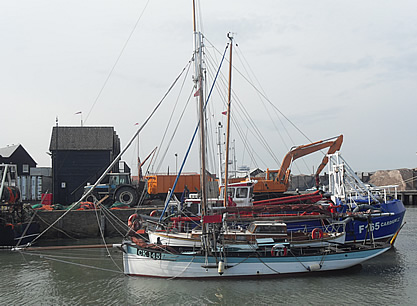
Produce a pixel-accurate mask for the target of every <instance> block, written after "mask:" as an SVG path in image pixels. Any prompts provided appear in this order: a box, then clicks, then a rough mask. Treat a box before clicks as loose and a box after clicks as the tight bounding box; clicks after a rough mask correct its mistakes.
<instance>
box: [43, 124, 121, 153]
mask: <svg viewBox="0 0 417 306" xmlns="http://www.w3.org/2000/svg"><path fill="white" fill-rule="evenodd" d="M116 142H119V137H118V136H117V134H116V132H115V131H114V128H113V127H65V126H64V127H61V126H59V127H54V128H53V129H52V136H51V143H50V145H49V150H50V151H53V150H113V147H114V146H113V144H115V145H117V143H116Z"/></svg>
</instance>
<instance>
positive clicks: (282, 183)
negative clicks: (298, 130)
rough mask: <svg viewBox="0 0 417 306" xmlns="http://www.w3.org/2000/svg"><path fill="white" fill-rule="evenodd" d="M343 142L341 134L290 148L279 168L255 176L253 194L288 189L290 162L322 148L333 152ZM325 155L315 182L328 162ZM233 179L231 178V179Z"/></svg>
mask: <svg viewBox="0 0 417 306" xmlns="http://www.w3.org/2000/svg"><path fill="white" fill-rule="evenodd" d="M342 142H343V135H340V136H338V137H334V138H330V139H326V140H320V141H317V142H313V143H310V144H307V145H301V146H298V147H295V148H292V149H291V150H290V151H289V152H288V153H287V155H285V157H284V159H283V161H282V164H281V167H280V169H279V170H270V169H267V170H266V176H265V177H264V178H263V177H257V178H256V180H257V181H258V183H256V184H255V186H254V189H253V192H254V194H255V195H257V194H258V195H259V194H263V195H272V194H279V193H283V192H285V191H287V190H288V187H289V179H290V174H291V170H290V169H289V167H290V165H291V163H292V162H293V161H295V160H296V159H298V158H300V157H303V156H306V155H308V154H311V153H314V152H317V151H319V150H322V149H324V148H329V150H328V151H327V154H333V153H335V152H336V151H338V150H339V149H340V147H341V146H342ZM327 154H326V156H325V157H324V158H323V160H322V162H321V164H320V165H319V167H318V168H317V171H316V173H315V176H316V184H317V178H318V175H319V174H320V172H321V171H322V170H323V168H324V167H325V166H326V165H327V163H328V157H327ZM233 180H234V179H231V181H233Z"/></svg>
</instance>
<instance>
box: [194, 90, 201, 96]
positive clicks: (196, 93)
mask: <svg viewBox="0 0 417 306" xmlns="http://www.w3.org/2000/svg"><path fill="white" fill-rule="evenodd" d="M199 95H200V89H199V90H197V91H196V92H195V94H194V97H198V96H199Z"/></svg>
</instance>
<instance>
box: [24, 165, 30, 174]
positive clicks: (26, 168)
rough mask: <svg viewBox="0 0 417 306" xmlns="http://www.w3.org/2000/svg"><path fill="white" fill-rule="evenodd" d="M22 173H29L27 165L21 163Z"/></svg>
mask: <svg viewBox="0 0 417 306" xmlns="http://www.w3.org/2000/svg"><path fill="white" fill-rule="evenodd" d="M23 173H29V165H28V164H23Z"/></svg>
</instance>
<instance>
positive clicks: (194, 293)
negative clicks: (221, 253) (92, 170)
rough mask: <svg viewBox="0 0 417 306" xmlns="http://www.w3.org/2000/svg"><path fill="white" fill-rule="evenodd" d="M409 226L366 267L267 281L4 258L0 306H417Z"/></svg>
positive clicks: (91, 252) (412, 225)
mask: <svg viewBox="0 0 417 306" xmlns="http://www.w3.org/2000/svg"><path fill="white" fill-rule="evenodd" d="M405 221H406V225H405V226H404V227H403V229H402V231H401V233H400V235H399V236H398V239H397V241H396V243H395V248H394V249H392V250H390V251H389V252H387V253H385V254H383V255H381V256H380V257H377V258H374V259H372V260H370V261H368V262H366V263H365V264H363V265H362V266H359V267H354V268H352V269H349V270H344V271H339V272H332V273H315V274H305V275H304V276H301V275H297V276H291V277H279V278H275V279H268V280H210V281H207V280H206V281H195V280H193V281H191V280H164V279H150V278H140V277H127V276H124V275H123V273H122V272H121V269H122V262H121V253H120V251H117V250H116V249H112V250H109V253H108V252H107V251H106V250H105V249H88V250H86V249H84V250H61V251H43V252H42V253H41V254H40V253H39V254H31V255H29V254H28V253H18V252H11V251H0V275H1V281H0V304H1V305H91V304H94V305H172V304H174V305H210V304H214V305H275V304H292V305H323V304H324V305H351V304H355V305H368V304H371V305H416V304H417V247H416V245H417V207H407V212H406V215H405ZM119 242H120V241H119V240H113V241H110V243H119ZM68 243H73V242H72V241H70V242H68ZM78 243H81V244H87V243H88V244H90V243H97V241H91V240H83V241H79V242H78ZM109 254H110V255H109ZM91 266H94V267H95V268H91Z"/></svg>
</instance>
